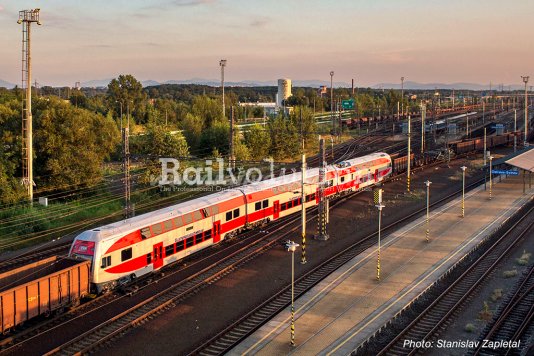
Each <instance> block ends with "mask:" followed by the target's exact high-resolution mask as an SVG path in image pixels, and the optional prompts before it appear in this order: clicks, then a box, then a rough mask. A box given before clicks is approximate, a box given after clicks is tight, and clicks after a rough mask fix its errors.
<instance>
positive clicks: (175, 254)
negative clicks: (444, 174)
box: [69, 153, 392, 293]
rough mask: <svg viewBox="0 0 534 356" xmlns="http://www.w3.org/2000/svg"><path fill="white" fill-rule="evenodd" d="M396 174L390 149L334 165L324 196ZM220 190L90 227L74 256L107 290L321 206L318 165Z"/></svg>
mask: <svg viewBox="0 0 534 356" xmlns="http://www.w3.org/2000/svg"><path fill="white" fill-rule="evenodd" d="M391 173H392V162H391V157H390V156H389V155H388V154H386V153H373V154H370V155H367V156H363V157H359V158H355V159H351V160H348V161H344V162H341V163H338V164H335V165H332V166H328V167H327V171H326V178H325V190H324V192H325V195H326V196H328V197H332V196H335V195H338V194H343V193H346V192H350V191H356V190H360V189H363V188H365V187H368V186H371V185H374V184H376V183H378V182H380V181H382V180H384V179H385V178H386V177H388V176H389V175H390V174H391ZM306 175H307V177H306V181H305V185H304V190H305V201H304V202H302V201H301V191H300V189H301V173H293V174H289V175H285V176H280V177H276V178H272V179H268V180H264V181H260V182H255V183H252V184H248V185H245V186H242V187H239V188H234V189H229V190H225V191H220V192H217V193H214V194H210V195H207V196H204V197H201V198H197V199H194V200H190V201H187V202H183V203H180V204H177V205H173V206H170V207H167V208H164V209H159V210H156V211H153V212H151V213H147V214H143V215H139V216H136V217H133V218H130V219H126V220H122V221H119V222H116V223H113V224H109V225H105V226H101V227H98V228H95V229H92V230H87V231H84V232H82V233H81V234H80V235H78V236H77V237H76V238H75V239H74V241H73V244H72V246H71V249H70V253H69V254H70V256H72V257H77V258H83V259H88V260H91V283H92V284H91V286H92V289H93V291H94V292H97V293H100V292H102V291H105V290H109V289H112V288H115V287H116V286H117V285H118V284H122V283H124V282H127V281H129V280H132V279H133V278H136V277H139V276H142V275H145V274H147V273H150V272H153V271H156V270H158V269H160V268H162V267H163V266H165V265H167V264H170V263H173V262H175V261H177V260H180V259H182V258H184V257H185V256H188V255H190V254H192V253H195V252H197V251H199V250H201V249H204V248H206V247H208V246H211V245H213V244H216V243H218V242H220V241H222V240H224V239H225V238H228V237H231V236H234V235H236V234H237V233H239V232H241V231H243V230H245V229H250V228H253V227H255V226H258V225H261V224H265V223H268V222H269V221H271V220H277V219H279V218H281V217H284V216H286V215H289V214H292V213H294V212H297V211H298V210H299V209H301V204H302V203H304V204H305V206H306V207H311V206H314V205H316V204H318V195H317V189H318V181H319V169H318V168H315V169H311V170H308V171H307V172H306Z"/></svg>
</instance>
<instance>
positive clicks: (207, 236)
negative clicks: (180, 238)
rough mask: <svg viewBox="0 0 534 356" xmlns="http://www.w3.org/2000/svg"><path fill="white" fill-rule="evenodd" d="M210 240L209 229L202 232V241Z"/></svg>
mask: <svg viewBox="0 0 534 356" xmlns="http://www.w3.org/2000/svg"><path fill="white" fill-rule="evenodd" d="M209 239H211V229H209V230H206V231H204V241H206V240H209Z"/></svg>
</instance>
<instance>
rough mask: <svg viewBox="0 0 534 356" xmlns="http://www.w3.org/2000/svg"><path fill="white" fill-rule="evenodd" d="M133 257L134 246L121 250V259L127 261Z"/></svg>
mask: <svg viewBox="0 0 534 356" xmlns="http://www.w3.org/2000/svg"><path fill="white" fill-rule="evenodd" d="M130 258H132V248H131V247H130V248H127V249H125V250H122V251H121V261H127V260H129V259H130Z"/></svg>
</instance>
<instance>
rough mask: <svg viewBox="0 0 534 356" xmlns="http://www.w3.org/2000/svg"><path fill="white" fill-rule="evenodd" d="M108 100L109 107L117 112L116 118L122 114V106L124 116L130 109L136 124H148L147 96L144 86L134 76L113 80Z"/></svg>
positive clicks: (110, 83) (121, 76) (107, 96)
mask: <svg viewBox="0 0 534 356" xmlns="http://www.w3.org/2000/svg"><path fill="white" fill-rule="evenodd" d="M106 100H107V103H108V107H109V108H112V109H113V111H114V112H115V116H118V115H119V114H120V107H121V104H122V110H123V113H124V114H126V113H127V108H129V109H130V114H131V115H132V116H133V117H134V118H135V120H136V122H138V123H144V122H146V117H145V113H146V105H147V94H146V92H145V91H144V90H143V85H142V84H141V83H140V82H139V81H138V80H137V79H135V77H134V76H133V75H130V74H126V75H122V74H121V75H119V77H118V78H116V79H112V80H111V82H109V84H108V92H107V95H106Z"/></svg>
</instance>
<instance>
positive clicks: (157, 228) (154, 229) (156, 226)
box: [152, 223, 163, 235]
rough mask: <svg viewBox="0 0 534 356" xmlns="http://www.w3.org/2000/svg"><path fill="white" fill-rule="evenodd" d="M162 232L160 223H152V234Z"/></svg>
mask: <svg viewBox="0 0 534 356" xmlns="http://www.w3.org/2000/svg"><path fill="white" fill-rule="evenodd" d="M162 232H163V228H162V226H161V224H160V223H158V224H154V225H152V233H153V234H154V235H159V234H161V233H162Z"/></svg>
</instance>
